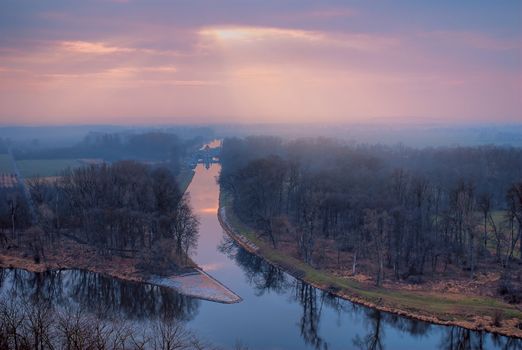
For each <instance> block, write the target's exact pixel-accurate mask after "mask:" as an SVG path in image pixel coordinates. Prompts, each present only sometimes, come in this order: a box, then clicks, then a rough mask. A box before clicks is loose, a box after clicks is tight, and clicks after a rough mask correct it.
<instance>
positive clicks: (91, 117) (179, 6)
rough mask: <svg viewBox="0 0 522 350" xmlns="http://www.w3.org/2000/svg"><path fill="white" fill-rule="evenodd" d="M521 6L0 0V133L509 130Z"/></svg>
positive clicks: (518, 79) (516, 90)
mask: <svg viewBox="0 0 522 350" xmlns="http://www.w3.org/2000/svg"><path fill="white" fill-rule="evenodd" d="M521 91H522V1H520V0H515V1H510V0H503V1H495V0H491V1H481V0H462V1H454V0H452V1H445V0H439V1H416V0H412V1H400V0H397V1H362V0H360V1H347V0H344V1H328V0H324V1H319V0H263V1H258V0H241V1H239V0H220V1H217V0H172V1H167V0H92V1H90V0H81V1H80V0H78V1H74V0H61V1H58V0H45V1H42V0H33V1H28V0H0V124H30V125H33V124H38V125H40V124H100V123H111V124H155V123H161V124H168V123H202V124H205V123H236V122H237V123H279V122H285V123H293V122H298V123H323V122H324V123H328V122H331V123H343V122H346V123H349V122H380V121H385V122H398V121H402V122H405V121H406V122H408V121H414V122H458V123H473V122H486V123H494V122H501V123H512V122H521V121H522V102H521V101H522V92H521Z"/></svg>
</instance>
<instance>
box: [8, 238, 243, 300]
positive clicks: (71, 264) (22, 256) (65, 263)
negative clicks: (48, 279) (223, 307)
mask: <svg viewBox="0 0 522 350" xmlns="http://www.w3.org/2000/svg"><path fill="white" fill-rule="evenodd" d="M140 265H141V260H140V258H139V257H133V256H121V255H108V254H100V253H99V252H98V251H97V250H96V249H95V248H94V247H92V246H90V245H88V244H83V243H80V242H77V241H75V240H73V239H72V238H68V237H64V236H62V237H60V238H58V239H57V240H56V241H55V242H53V245H52V247H48V248H46V250H45V256H43V257H41V258H40V261H38V262H36V261H35V260H34V258H33V256H32V255H31V254H28V253H27V251H26V250H25V249H21V248H16V247H14V246H13V245H11V246H10V248H9V249H7V248H1V249H0V268H4V269H13V268H16V269H23V270H27V271H30V272H46V271H53V270H72V269H78V270H84V271H89V272H94V273H99V274H102V275H104V276H107V277H111V278H115V279H119V280H123V281H129V282H136V283H148V284H152V285H156V286H161V287H165V288H170V289H173V290H175V291H176V292H178V293H180V294H183V295H186V296H190V297H193V298H198V299H203V300H209V301H214V302H219V303H225V304H232V303H237V302H240V301H241V298H240V297H239V296H237V295H236V294H235V293H234V292H232V291H231V290H229V289H228V288H226V287H225V286H223V285H222V284H221V283H219V282H218V281H216V280H215V279H214V278H212V277H211V276H209V275H208V274H207V273H205V272H203V271H202V270H200V269H199V268H198V266H197V265H196V264H195V263H194V262H193V261H192V260H190V259H188V261H187V263H186V264H185V265H184V266H182V267H180V268H178V269H176V270H172V271H165V273H162V274H161V275H158V274H156V273H154V272H152V271H146V270H144V269H142V268H140ZM188 276H190V277H188Z"/></svg>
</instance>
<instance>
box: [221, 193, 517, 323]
mask: <svg viewBox="0 0 522 350" xmlns="http://www.w3.org/2000/svg"><path fill="white" fill-rule="evenodd" d="M230 204H231V199H230V198H227V196H226V195H222V196H221V197H220V205H221V206H224V207H226V208H227V211H226V213H227V221H228V223H229V224H230V226H231V227H232V228H233V229H234V232H236V233H239V234H241V235H244V236H245V237H246V238H247V239H248V240H250V241H251V242H253V243H254V244H256V245H257V246H258V247H259V254H260V255H262V256H263V257H264V258H265V259H267V260H268V261H270V262H271V263H273V264H275V265H277V266H280V267H282V268H283V269H284V270H286V271H288V272H290V273H291V274H292V275H294V276H296V277H299V278H301V279H303V280H304V281H306V282H308V283H311V284H313V285H315V286H317V287H320V288H322V289H330V290H337V291H338V292H339V293H338V294H340V295H343V294H344V295H345V296H347V297H349V298H355V299H357V300H363V301H366V302H369V303H370V304H373V305H374V306H381V307H385V308H387V309H394V310H401V311H404V312H407V313H409V314H410V315H423V316H426V317H432V316H434V317H436V318H437V319H439V320H441V321H472V317H473V316H490V317H493V315H494V313H495V312H499V311H500V312H501V313H502V315H503V317H504V318H507V319H512V318H518V319H522V311H520V310H518V309H517V308H516V307H515V306H513V305H510V304H508V303H505V302H503V301H502V300H499V299H494V298H489V297H482V296H476V297H460V296H453V297H452V298H450V297H445V296H444V295H441V294H434V293H427V292H413V291H405V290H404V291H403V290H395V289H393V290H390V289H385V288H378V287H374V286H368V285H363V284H361V283H359V282H357V281H355V280H351V279H347V278H341V277H337V276H334V275H332V274H331V273H329V272H327V271H323V270H319V269H316V268H314V267H312V266H310V265H308V264H306V263H304V262H303V261H301V260H299V259H297V258H294V257H292V256H289V255H287V254H285V253H284V252H281V251H278V250H277V249H274V248H272V246H271V245H270V244H269V243H268V242H264V241H263V240H262V239H260V238H259V237H258V236H257V235H256V233H255V232H254V231H253V230H252V229H250V228H249V227H247V226H246V225H245V224H243V223H242V222H240V220H239V219H238V218H237V216H236V215H234V213H233V212H232V210H231V205H230ZM352 300H353V299H352Z"/></svg>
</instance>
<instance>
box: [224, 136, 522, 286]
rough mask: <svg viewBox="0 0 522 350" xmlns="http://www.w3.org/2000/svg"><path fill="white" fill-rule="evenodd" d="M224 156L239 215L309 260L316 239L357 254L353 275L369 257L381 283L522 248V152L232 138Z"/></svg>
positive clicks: (509, 258) (477, 263) (314, 257)
mask: <svg viewBox="0 0 522 350" xmlns="http://www.w3.org/2000/svg"><path fill="white" fill-rule="evenodd" d="M221 162H222V172H221V176H220V184H221V186H222V188H223V189H224V190H225V191H227V192H228V193H231V194H232V196H233V205H234V212H235V213H236V214H237V215H238V216H239V218H240V219H241V220H242V221H244V222H246V223H248V224H250V225H252V226H253V227H255V228H256V229H257V230H258V231H259V232H261V233H262V234H264V235H265V236H266V238H267V239H268V240H269V241H270V242H271V243H272V244H273V246H274V247H277V245H278V242H279V240H280V239H281V238H282V237H284V236H289V235H290V236H292V237H294V238H295V242H297V245H298V251H299V256H300V257H301V258H302V259H303V260H304V261H305V262H307V263H310V264H317V263H318V261H319V260H321V259H322V258H323V257H321V252H318V244H317V242H318V241H319V240H327V241H330V242H333V244H335V247H336V249H337V250H338V252H347V253H350V254H351V255H352V259H351V263H352V264H353V272H354V273H355V271H356V268H357V265H358V263H359V261H367V262H368V264H369V265H370V266H372V268H373V269H374V272H375V276H376V282H377V284H379V283H380V282H381V281H382V278H383V274H384V271H385V270H387V271H391V273H392V275H393V276H394V277H395V278H397V279H403V278H409V277H411V276H421V275H424V274H426V273H428V272H431V273H434V272H436V271H440V270H445V269H446V268H447V267H448V265H453V266H457V267H459V268H464V269H469V270H470V274H471V275H472V276H473V274H474V273H475V272H476V271H477V269H479V268H481V266H482V264H486V263H489V262H490V261H496V262H498V264H499V265H501V266H503V267H504V268H506V269H507V268H509V266H511V265H512V264H513V263H512V262H513V261H518V260H519V257H520V255H521V254H522V246H521V245H520V241H521V240H522V149H520V148H507V147H496V146H481V147H441V148H424V149H413V148H407V147H404V146H400V145H398V146H383V145H358V146H347V145H344V144H342V143H338V142H336V141H334V140H330V139H299V140H295V141H289V142H285V141H283V140H281V139H279V138H275V137H248V138H245V139H237V138H230V139H225V140H224V142H223V149H222V152H221ZM498 211H502V212H500V219H499V218H498V214H499V212H498ZM517 250H518V251H517ZM361 259H362V260H361ZM344 268H346V267H344Z"/></svg>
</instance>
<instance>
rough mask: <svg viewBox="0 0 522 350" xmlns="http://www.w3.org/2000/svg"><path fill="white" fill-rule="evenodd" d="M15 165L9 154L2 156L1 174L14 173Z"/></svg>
mask: <svg viewBox="0 0 522 350" xmlns="http://www.w3.org/2000/svg"><path fill="white" fill-rule="evenodd" d="M12 172H13V164H12V162H11V157H10V156H9V154H7V153H3V154H0V173H12Z"/></svg>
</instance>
